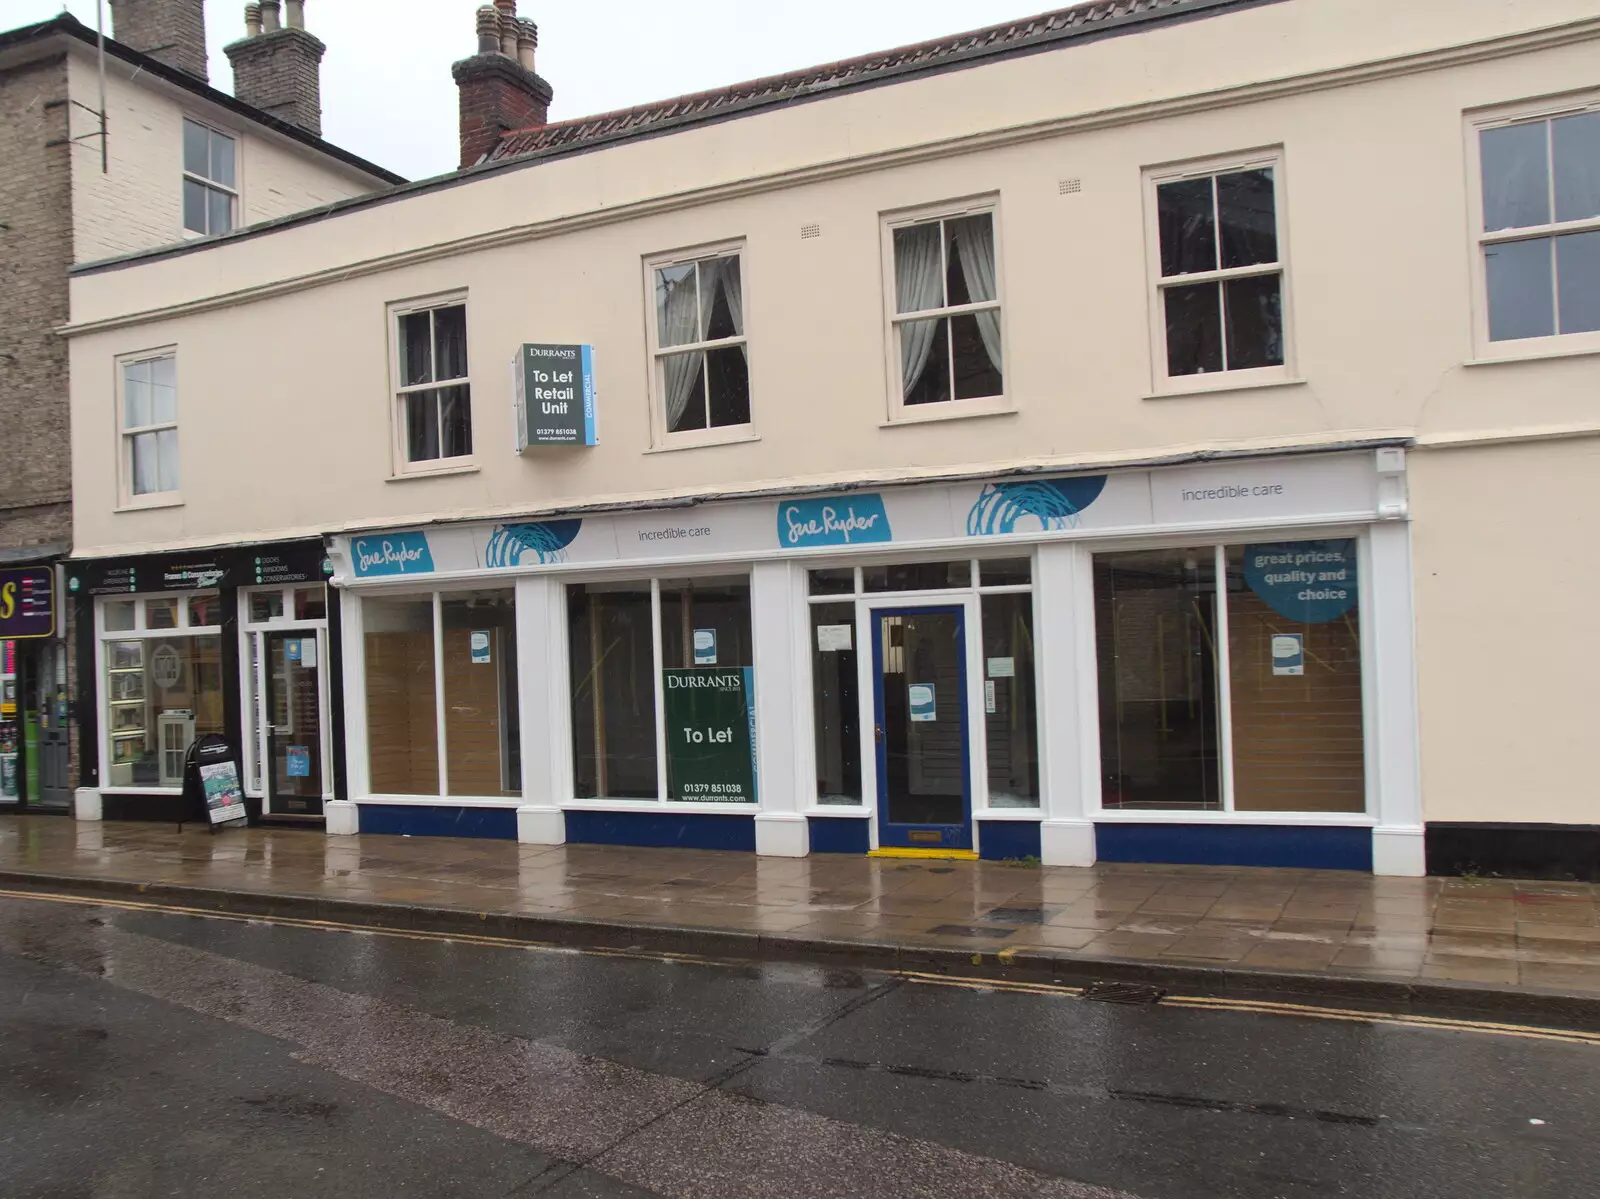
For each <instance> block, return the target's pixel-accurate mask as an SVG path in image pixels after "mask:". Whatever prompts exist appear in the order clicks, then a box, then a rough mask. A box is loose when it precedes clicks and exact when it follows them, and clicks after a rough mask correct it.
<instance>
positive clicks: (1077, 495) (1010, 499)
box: [967, 475, 1106, 537]
mask: <svg viewBox="0 0 1600 1199" xmlns="http://www.w3.org/2000/svg"><path fill="white" fill-rule="evenodd" d="M1105 487H1106V477H1105V476H1104V475H1079V476H1077V477H1076V478H1071V479H1027V480H1023V481H1017V482H1011V483H990V484H988V485H987V486H985V487H984V489H983V492H982V494H981V495H979V496H978V502H977V503H975V504H973V505H972V511H971V512H968V513H967V536H968V537H992V536H995V535H996V534H1000V533H1025V532H1030V531H1033V530H1034V526H1033V525H1030V524H1029V523H1028V522H1029V521H1036V522H1037V528H1038V529H1040V530H1044V529H1074V528H1077V526H1078V515H1079V513H1081V512H1082V511H1083V510H1084V509H1085V508H1087V507H1088V506H1089V505H1090V504H1092V503H1094V502H1095V500H1097V499H1099V498H1100V493H1101V492H1102V491H1104V490H1105Z"/></svg>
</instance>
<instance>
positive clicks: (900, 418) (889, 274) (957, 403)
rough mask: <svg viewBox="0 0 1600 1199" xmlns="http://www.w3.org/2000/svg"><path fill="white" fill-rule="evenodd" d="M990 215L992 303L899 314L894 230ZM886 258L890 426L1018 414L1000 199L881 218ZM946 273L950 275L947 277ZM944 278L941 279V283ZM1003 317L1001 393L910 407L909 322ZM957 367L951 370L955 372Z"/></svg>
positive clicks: (948, 204) (971, 200) (947, 203)
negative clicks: (905, 335) (903, 332)
mask: <svg viewBox="0 0 1600 1199" xmlns="http://www.w3.org/2000/svg"><path fill="white" fill-rule="evenodd" d="M983 215H987V216H988V217H989V219H990V222H991V228H992V229H993V231H994V290H995V298H994V299H993V300H980V301H978V302H977V303H972V304H956V305H946V306H944V307H942V308H925V309H922V310H921V311H918V312H897V311H896V308H897V307H898V304H899V301H898V297H897V295H896V289H895V261H894V234H895V230H896V229H905V228H909V227H910V226H912V225H931V224H932V223H933V222H934V221H953V220H960V219H961V218H962V217H970V216H983ZM880 224H881V231H880V239H881V242H882V256H883V313H884V366H885V371H886V374H885V377H886V378H887V379H888V381H889V391H888V396H887V400H888V405H889V407H888V420H887V423H888V424H890V425H901V424H920V423H922V422H925V421H936V420H955V419H959V418H961V417H966V416H989V415H992V414H994V413H1000V412H1014V411H1016V403H1015V401H1014V400H1013V398H1012V389H1011V330H1010V328H1009V327H1008V325H1007V323H1006V312H1007V305H1006V271H1005V253H1004V251H1003V239H1002V237H1001V223H1000V197H999V196H998V195H986V196H978V197H972V198H968V199H963V200H948V201H945V202H944V203H941V204H927V205H921V206H919V207H916V208H908V209H901V210H897V211H894V212H886V213H883V214H882V215H881V218H880ZM944 252H945V243H944V239H943V238H941V239H940V254H941V256H942V255H943V254H944ZM947 274H948V269H947V270H946V276H947ZM946 276H941V285H942V280H943V278H944V277H946ZM995 310H998V311H999V313H1000V356H1001V369H1000V380H1001V384H1000V386H1001V390H1000V394H999V395H996V396H979V397H976V398H974V399H968V400H958V399H955V398H954V395H955V388H954V386H953V385H952V387H951V397H952V398H951V399H949V400H947V401H946V402H944V403H943V404H909V405H908V404H907V403H906V402H905V380H904V379H903V378H902V377H901V375H902V370H901V366H900V329H899V327H900V326H901V325H902V324H905V323H906V322H907V321H914V320H915V321H926V320H939V319H941V318H943V317H952V316H962V315H965V314H968V313H974V312H990V311H995ZM954 366H955V364H954V362H953V361H952V363H951V369H952V370H954Z"/></svg>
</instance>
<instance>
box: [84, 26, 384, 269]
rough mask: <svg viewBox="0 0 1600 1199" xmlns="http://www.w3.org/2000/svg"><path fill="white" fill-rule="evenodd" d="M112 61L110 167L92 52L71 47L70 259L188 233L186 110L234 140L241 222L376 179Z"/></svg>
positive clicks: (338, 195) (364, 187) (309, 204)
mask: <svg viewBox="0 0 1600 1199" xmlns="http://www.w3.org/2000/svg"><path fill="white" fill-rule="evenodd" d="M133 74H134V72H132V71H131V70H130V68H129V67H128V66H127V64H126V63H121V62H117V61H116V60H111V61H109V63H108V71H107V80H106V111H107V114H108V122H109V126H110V138H109V145H110V170H109V172H107V173H105V174H102V173H101V169H100V142H99V138H98V137H97V136H92V135H94V134H95V133H96V131H97V130H98V128H99V120H98V118H97V117H95V115H94V114H93V112H92V111H90V110H95V109H98V108H99V102H100V101H99V82H98V79H97V73H96V69H95V62H94V58H93V56H92V55H85V54H79V53H76V52H75V53H73V54H72V55H71V58H70V63H69V78H70V86H71V91H72V98H73V100H74V101H76V103H75V104H74V105H73V107H72V136H73V137H74V139H79V140H75V142H74V146H73V150H72V168H73V169H72V191H73V202H72V210H73V211H72V218H73V258H74V260H75V261H77V262H92V261H95V260H96V259H101V258H111V257H115V256H116V255H119V254H129V253H132V252H134V251H136V250H143V249H148V248H150V247H152V246H163V245H169V244H171V243H173V242H177V241H181V240H183V238H184V236H185V235H184V230H183V186H182V184H183V118H184V117H185V116H192V117H195V118H196V119H199V120H203V121H205V122H206V123H207V124H210V125H212V126H214V127H215V128H217V129H220V130H221V131H223V132H225V133H231V134H232V135H233V136H234V137H235V138H236V139H237V142H238V182H239V191H240V212H239V214H238V219H237V223H238V224H239V225H241V226H242V225H250V224H255V223H256V222H259V221H266V220H271V219H273V218H274V217H280V216H286V215H288V214H290V213H293V212H299V211H301V210H303V209H307V208H315V207H317V206H319V205H322V204H328V203H331V202H333V201H334V200H341V199H345V198H347V197H349V196H357V195H361V194H362V193H364V192H367V191H371V190H373V189H374V187H376V186H377V184H376V182H375V181H374V182H367V181H364V180H363V179H362V178H361V177H360V176H357V175H355V174H353V173H351V172H349V171H348V170H345V169H343V168H335V167H334V166H333V165H332V164H331V162H330V160H328V159H326V158H323V157H322V156H321V155H318V154H316V153H315V152H313V151H311V150H308V149H304V148H302V147H299V146H297V145H295V144H294V143H293V142H291V141H289V140H288V139H282V138H278V137H276V136H274V135H273V134H271V133H268V132H266V131H264V130H262V129H261V128H260V127H259V126H253V125H252V124H251V123H250V122H247V121H241V120H240V119H239V118H237V117H236V116H234V115H233V114H232V113H229V112H227V111H226V110H224V109H222V108H220V107H213V106H211V105H208V104H206V103H205V102H204V101H203V100H201V99H200V98H199V97H196V96H191V95H188V94H186V93H183V92H181V91H179V90H178V89H176V88H169V87H168V86H167V85H166V84H164V83H162V82H160V81H159V80H155V79H152V78H151V77H149V76H144V77H142V78H132V79H130V76H131V75H133Z"/></svg>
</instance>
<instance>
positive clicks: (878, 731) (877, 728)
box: [872, 724, 883, 745]
mask: <svg viewBox="0 0 1600 1199" xmlns="http://www.w3.org/2000/svg"><path fill="white" fill-rule="evenodd" d="M872 731H873V734H874V736H876V737H877V739H878V744H879V745H882V744H883V726H882V725H881V724H875V725H873V726H872Z"/></svg>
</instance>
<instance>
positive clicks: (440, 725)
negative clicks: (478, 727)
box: [433, 591, 450, 795]
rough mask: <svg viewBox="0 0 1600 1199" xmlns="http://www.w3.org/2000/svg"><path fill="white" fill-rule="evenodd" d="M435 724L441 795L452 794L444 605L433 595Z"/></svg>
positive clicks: (435, 593) (436, 595) (437, 594)
mask: <svg viewBox="0 0 1600 1199" xmlns="http://www.w3.org/2000/svg"><path fill="white" fill-rule="evenodd" d="M433 724H434V736H435V737H437V738H438V745H439V794H440V795H449V794H450V746H449V744H448V743H447V741H446V738H445V708H444V604H443V602H442V601H441V600H440V598H439V593H438V592H437V591H435V592H434V593H433Z"/></svg>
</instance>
